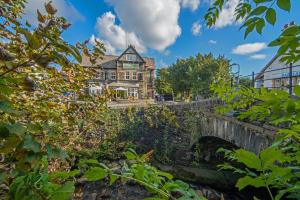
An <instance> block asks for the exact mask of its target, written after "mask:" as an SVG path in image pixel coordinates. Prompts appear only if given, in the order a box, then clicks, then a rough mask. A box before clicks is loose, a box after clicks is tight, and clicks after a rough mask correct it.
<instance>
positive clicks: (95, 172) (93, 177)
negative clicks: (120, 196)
mask: <svg viewBox="0 0 300 200" xmlns="http://www.w3.org/2000/svg"><path fill="white" fill-rule="evenodd" d="M107 175H108V173H107V171H106V170H105V169H103V168H100V167H94V168H91V169H89V170H88V171H87V172H86V173H85V175H84V177H86V178H87V179H88V180H89V181H98V180H102V179H103V178H105V177H106V176H107Z"/></svg>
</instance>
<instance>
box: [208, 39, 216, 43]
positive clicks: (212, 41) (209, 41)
mask: <svg viewBox="0 0 300 200" xmlns="http://www.w3.org/2000/svg"><path fill="white" fill-rule="evenodd" d="M208 43H209V44H217V41H216V40H208Z"/></svg>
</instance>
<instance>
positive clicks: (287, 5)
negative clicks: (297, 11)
mask: <svg viewBox="0 0 300 200" xmlns="http://www.w3.org/2000/svg"><path fill="white" fill-rule="evenodd" d="M277 5H278V7H279V8H281V9H283V10H286V11H290V10H291V0H277Z"/></svg>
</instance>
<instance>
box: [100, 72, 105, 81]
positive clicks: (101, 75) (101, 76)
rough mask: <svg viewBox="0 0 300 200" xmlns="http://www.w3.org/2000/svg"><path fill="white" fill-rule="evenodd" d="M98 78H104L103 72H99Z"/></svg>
mask: <svg viewBox="0 0 300 200" xmlns="http://www.w3.org/2000/svg"><path fill="white" fill-rule="evenodd" d="M100 79H102V80H103V79H104V72H101V73H100Z"/></svg>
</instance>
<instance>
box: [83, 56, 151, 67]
mask: <svg viewBox="0 0 300 200" xmlns="http://www.w3.org/2000/svg"><path fill="white" fill-rule="evenodd" d="M118 57H119V56H113V55H105V56H103V58H102V59H97V61H96V64H94V65H93V64H92V63H91V62H90V60H89V59H88V57H86V56H84V55H83V56H82V62H81V65H82V66H84V67H95V68H98V67H99V68H100V67H103V68H104V69H115V68H116V67H117V66H116V65H117V63H116V60H117V59H118ZM143 59H144V61H145V65H146V66H148V67H151V68H153V69H154V66H155V61H154V59H153V58H145V57H143Z"/></svg>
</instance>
